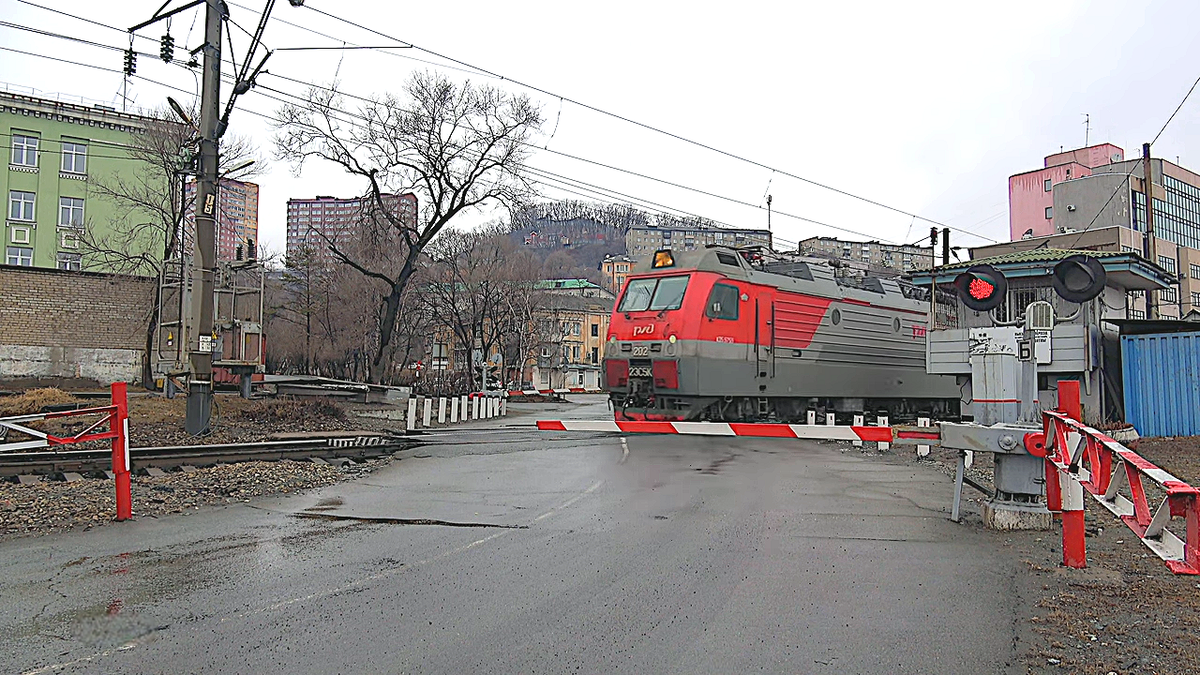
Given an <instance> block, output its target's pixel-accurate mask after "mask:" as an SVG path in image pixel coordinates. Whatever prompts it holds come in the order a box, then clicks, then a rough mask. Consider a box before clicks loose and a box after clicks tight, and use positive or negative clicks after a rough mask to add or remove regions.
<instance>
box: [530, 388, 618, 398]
mask: <svg viewBox="0 0 1200 675" xmlns="http://www.w3.org/2000/svg"><path fill="white" fill-rule="evenodd" d="M603 393H604V390H603V389H594V388H590V387H560V388H558V389H512V390H509V392H508V395H509V396H537V395H539V394H541V395H543V396H545V395H546V394H603Z"/></svg>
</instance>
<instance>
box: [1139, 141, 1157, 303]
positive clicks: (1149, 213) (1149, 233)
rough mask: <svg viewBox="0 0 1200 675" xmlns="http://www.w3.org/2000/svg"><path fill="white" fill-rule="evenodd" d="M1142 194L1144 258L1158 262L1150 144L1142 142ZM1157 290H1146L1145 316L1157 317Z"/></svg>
mask: <svg viewBox="0 0 1200 675" xmlns="http://www.w3.org/2000/svg"><path fill="white" fill-rule="evenodd" d="M1142 194H1143V195H1144V196H1145V198H1146V241H1145V243H1144V245H1143V250H1144V251H1145V252H1146V259H1147V260H1149V261H1150V262H1152V263H1154V264H1156V265H1157V264H1158V246H1156V245H1155V242H1154V172H1153V170H1152V169H1151V168H1150V144H1149V143H1142ZM1158 295H1159V291H1153V290H1150V291H1146V311H1147V313H1146V317H1147V318H1149V319H1157V318H1158V302H1157V301H1158Z"/></svg>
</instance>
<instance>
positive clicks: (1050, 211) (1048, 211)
mask: <svg viewBox="0 0 1200 675" xmlns="http://www.w3.org/2000/svg"><path fill="white" fill-rule="evenodd" d="M1053 217H1054V207H1053V206H1047V207H1046V220H1050V219H1051V218H1053Z"/></svg>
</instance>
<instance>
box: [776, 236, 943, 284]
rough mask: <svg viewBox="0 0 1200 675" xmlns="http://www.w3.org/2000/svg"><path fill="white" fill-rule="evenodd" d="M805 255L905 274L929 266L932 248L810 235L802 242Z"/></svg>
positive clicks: (863, 268)
mask: <svg viewBox="0 0 1200 675" xmlns="http://www.w3.org/2000/svg"><path fill="white" fill-rule="evenodd" d="M799 252H800V253H801V254H802V255H807V256H813V257H817V258H829V259H832V260H840V261H841V262H842V265H843V266H844V267H849V268H851V269H854V270H857V271H860V272H864V273H865V272H870V273H871V274H875V275H887V274H896V275H899V274H903V273H905V272H909V271H912V270H914V269H920V268H928V267H930V266H931V265H932V262H933V248H932V247H929V246H911V245H907V244H904V245H895V244H884V243H880V242H878V241H843V240H841V239H838V238H836V237H809V238H808V239H805V240H803V241H801V242H800V246H799Z"/></svg>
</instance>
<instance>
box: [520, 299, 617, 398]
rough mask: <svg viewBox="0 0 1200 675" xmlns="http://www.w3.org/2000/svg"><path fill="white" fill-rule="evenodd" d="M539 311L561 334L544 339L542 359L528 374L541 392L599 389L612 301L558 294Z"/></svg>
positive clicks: (557, 333)
mask: <svg viewBox="0 0 1200 675" xmlns="http://www.w3.org/2000/svg"><path fill="white" fill-rule="evenodd" d="M556 295H557V296H558V297H555V298H554V299H553V300H552V301H549V302H547V303H546V304H545V307H544V308H543V309H541V310H540V311H539V315H540V317H541V318H542V320H544V321H546V322H549V323H551V324H553V325H554V326H555V327H556V328H558V329H559V330H556V331H554V332H553V333H552V334H550V335H545V336H543V338H544V342H543V343H542V349H541V356H540V358H538V359H537V364H536V365H535V366H533V367H532V368H531V369H529V370H528V371H527V373H528V378H529V381H530V382H532V383H533V385H534V386H535V387H538V388H557V387H588V388H598V387H599V386H600V356H601V355H602V354H603V352H604V340H605V339H606V338H607V337H608V319H609V315H610V314H611V313H612V299H611V297H594V296H593V297H589V296H584V295H575V294H568V293H557V294H556Z"/></svg>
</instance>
